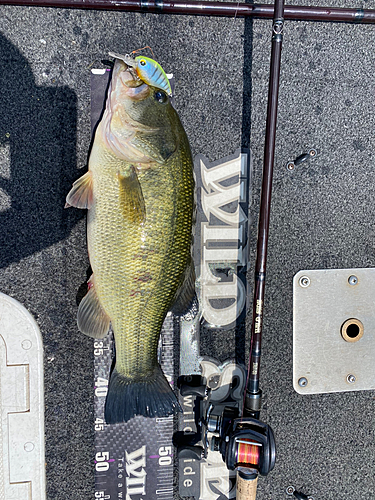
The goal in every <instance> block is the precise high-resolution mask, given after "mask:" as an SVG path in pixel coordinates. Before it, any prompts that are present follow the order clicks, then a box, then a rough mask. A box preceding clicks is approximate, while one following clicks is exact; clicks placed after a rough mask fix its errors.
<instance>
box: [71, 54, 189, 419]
mask: <svg viewBox="0 0 375 500" xmlns="http://www.w3.org/2000/svg"><path fill="white" fill-rule="evenodd" d="M116 57H117V58H116V59H115V64H114V68H113V70H112V79H111V83H110V86H109V89H108V93H107V100H106V107H105V111H104V114H103V117H102V119H101V121H100V123H99V125H98V127H97V129H96V133H95V138H94V142H93V145H92V150H91V153H90V158H89V170H88V172H87V173H86V174H85V175H84V176H83V177H81V178H80V179H78V180H77V181H76V182H75V183H74V184H73V187H72V189H71V191H70V192H69V194H68V196H67V204H68V205H71V206H75V207H78V208H88V213H87V243H88V253H89V259H90V263H91V267H92V270H93V275H92V277H91V278H90V281H89V290H88V293H87V295H86V296H85V297H84V298H83V300H82V302H81V303H80V305H79V309H78V316H77V322H78V327H79V329H80V330H81V331H82V332H83V333H85V334H87V335H89V336H91V337H94V338H102V337H104V336H105V335H106V334H107V332H108V329H109V325H110V323H111V324H112V328H113V332H114V337H115V347H116V355H115V365H114V367H113V369H112V373H111V377H110V381H109V388H108V394H107V400H106V405H105V418H106V421H107V423H116V422H123V421H127V420H129V419H130V418H132V417H133V416H135V415H144V416H147V417H154V416H159V417H161V416H167V415H170V414H172V413H174V412H176V411H178V409H179V405H178V401H177V399H176V396H175V394H174V393H173V391H172V389H171V387H170V385H169V383H168V381H167V380H166V378H165V376H164V374H163V373H162V371H161V368H160V366H159V364H158V361H157V347H158V340H159V335H160V331H161V327H162V324H163V321H164V318H165V316H166V314H167V313H168V311H170V310H171V309H173V310H175V311H178V312H180V313H181V312H183V311H184V310H186V309H187V308H188V306H189V304H190V303H191V302H192V300H193V298H194V282H195V277H194V267H193V263H192V258H191V243H192V224H193V211H194V177H193V162H192V157H191V152H190V148H189V143H188V140H187V137H186V134H185V131H184V129H183V127H182V125H181V122H180V120H179V117H178V115H177V113H176V111H175V109H174V108H173V107H172V105H171V102H170V99H169V97H168V96H167V94H166V93H165V91H163V90H161V89H160V88H157V87H153V86H151V85H147V84H146V83H144V82H143V81H142V80H140V79H139V77H138V76H137V75H136V74H135V72H134V70H133V69H132V68H131V67H130V66H128V65H127V64H126V63H125V62H124V59H125V56H124V57H122V56H118V55H117V54H116Z"/></svg>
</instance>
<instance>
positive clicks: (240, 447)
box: [235, 438, 261, 467]
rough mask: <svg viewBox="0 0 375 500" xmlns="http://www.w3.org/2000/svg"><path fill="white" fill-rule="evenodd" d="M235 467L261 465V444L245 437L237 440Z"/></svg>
mask: <svg viewBox="0 0 375 500" xmlns="http://www.w3.org/2000/svg"><path fill="white" fill-rule="evenodd" d="M236 444H237V448H236V452H235V453H236V461H235V467H251V466H257V465H259V460H260V450H261V445H260V444H258V443H255V442H254V441H251V440H250V439H246V438H243V439H241V440H238V441H237V443H236Z"/></svg>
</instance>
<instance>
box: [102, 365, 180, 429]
mask: <svg viewBox="0 0 375 500" xmlns="http://www.w3.org/2000/svg"><path fill="white" fill-rule="evenodd" d="M178 411H181V407H180V405H179V403H178V401H177V398H176V396H175V394H174V392H173V391H172V389H171V386H170V385H169V383H168V381H167V379H166V378H165V376H164V374H163V372H162V371H161V368H160V366H159V365H157V367H156V368H155V370H154V372H153V373H152V375H149V376H147V378H146V377H145V378H143V379H138V380H134V379H131V378H128V377H126V376H124V375H122V374H121V373H119V372H118V371H117V370H116V368H115V369H114V370H113V372H112V375H111V378H110V381H109V387H108V394H107V400H106V403H105V420H106V422H107V424H116V423H119V422H127V421H128V420H130V419H131V418H133V417H134V416H135V415H143V416H144V417H167V416H169V415H172V414H173V413H177V412H178Z"/></svg>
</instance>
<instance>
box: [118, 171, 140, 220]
mask: <svg viewBox="0 0 375 500" xmlns="http://www.w3.org/2000/svg"><path fill="white" fill-rule="evenodd" d="M117 175H118V179H119V182H120V206H121V210H122V213H123V215H124V217H125V218H126V219H127V220H128V221H129V222H132V223H133V224H140V223H141V222H144V220H145V218H146V207H145V200H144V198H143V193H142V187H141V185H140V183H139V180H138V176H137V173H136V171H135V168H134V167H133V165H131V166H130V168H129V169H127V170H126V172H119V173H118V174H117Z"/></svg>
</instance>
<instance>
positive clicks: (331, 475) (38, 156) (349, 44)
mask: <svg viewBox="0 0 375 500" xmlns="http://www.w3.org/2000/svg"><path fill="white" fill-rule="evenodd" d="M303 3H304V2H302V4H303ZM312 4H314V5H317V4H321V5H326V4H330V5H332V6H333V5H334V4H335V5H337V6H346V7H356V8H357V7H358V8H359V7H363V6H365V7H366V8H375V2H374V1H373V0H368V1H365V2H364V3H363V2H360V1H358V0H357V1H355V0H353V2H351V3H350V4H348V3H347V2H343V1H342V0H341V2H334V0H330V1H328V0H327V2H323V0H319V1H318V0H316V1H315V2H312ZM0 12H1V23H0V24H1V33H0V78H1V85H0V108H1V111H2V113H1V121H0V188H1V191H0V208H1V212H0V222H1V232H0V290H1V291H2V292H3V293H6V294H9V295H11V296H12V297H14V298H16V299H17V300H19V301H20V302H21V303H22V304H23V305H25V306H26V308H27V309H28V310H29V311H30V312H31V313H32V314H33V316H34V317H35V318H36V320H37V321H38V324H39V326H40V328H41V331H42V334H43V338H44V345H45V387H46V394H45V401H46V463H47V491H48V500H52V499H53V500H66V499H70V500H83V499H85V500H86V499H87V498H93V484H94V483H93V468H92V456H93V425H92V416H93V406H92V373H93V359H92V358H93V356H92V341H91V340H90V339H87V338H85V337H84V336H82V335H81V334H79V332H78V330H77V327H76V322H75V316H76V309H77V291H78V290H79V288H80V286H81V285H82V283H83V282H84V281H85V280H86V278H87V276H86V273H87V269H88V259H87V252H86V242H85V220H84V213H83V212H81V211H79V210H73V209H71V210H64V209H63V206H64V199H65V196H66V193H67V192H68V191H69V188H70V185H71V183H72V182H73V181H74V180H75V179H76V178H77V177H78V176H79V173H78V170H77V169H80V168H83V167H84V166H85V164H86V159H87V151H88V147H89V144H90V69H91V68H92V67H102V64H101V62H100V61H101V60H102V59H103V58H106V57H107V53H108V52H109V51H114V52H120V53H125V52H128V51H130V50H133V49H136V48H139V47H143V46H145V45H150V46H151V47H152V48H153V50H154V52H155V54H156V57H157V58H158V60H159V62H160V63H161V64H162V65H163V67H164V68H165V69H166V71H167V72H173V73H174V75H175V77H176V93H175V99H176V100H175V103H176V108H177V110H178V112H179V114H180V117H181V120H182V122H183V124H184V126H185V128H186V132H187V134H188V137H189V139H190V143H191V147H192V151H193V154H194V155H195V154H198V153H202V154H204V155H205V156H207V157H208V158H209V159H210V160H211V161H213V160H216V159H219V158H221V157H223V156H227V155H229V154H232V153H233V152H234V151H235V150H236V149H237V148H238V147H240V146H241V145H244V146H249V145H250V147H251V149H252V151H253V159H254V165H253V166H254V179H253V186H252V193H253V200H252V220H253V222H252V232H251V235H250V237H251V247H252V252H251V256H252V260H253V259H254V247H255V239H256V226H257V209H258V202H259V194H260V181H261V170H262V157H263V148H264V130H265V113H266V99H267V82H268V70H269V56H270V30H271V24H270V21H264V20H257V21H251V20H247V21H244V20H240V19H217V18H204V17H200V18H199V17H188V16H185V17H184V16H156V15H148V14H131V13H113V12H94V11H80V10H76V11H73V10H63V9H50V8H35V7H29V8H28V7H24V8H21V7H0ZM373 43H374V27H373V26H358V25H345V24H328V23H307V22H299V21H298V22H296V21H289V22H286V24H285V37H284V47H283V56H282V72H281V89H280V106H279V121H278V135H277V141H276V147H277V150H276V158H275V176H274V191H273V203H272V222H271V229H270V246H269V260H268V274H267V285H266V306H265V320H264V343H263V347H264V349H263V357H262V368H261V387H262V389H263V391H264V394H265V399H264V409H263V411H262V419H263V420H264V421H266V422H268V423H269V424H271V426H272V427H273V429H274V431H275V434H276V437H277V444H278V458H277V464H276V467H275V470H274V471H273V472H272V473H271V474H270V475H269V476H268V477H266V478H261V479H260V480H259V487H258V496H257V498H258V499H259V500H271V499H272V500H278V499H283V498H289V497H287V496H286V493H285V490H286V488H287V486H288V485H290V484H293V485H294V486H296V487H297V489H299V490H302V491H304V492H306V493H309V494H311V495H312V496H313V497H314V498H315V500H317V499H321V500H333V499H335V500H336V499H338V498H340V499H343V500H352V499H359V498H361V499H363V500H366V499H370V498H373V495H374V493H375V491H374V490H375V485H374V470H373V467H374V465H373V464H374V462H375V441H374V429H375V421H374V394H373V393H372V392H358V393H354V392H353V393H342V394H329V395H317V396H305V397H302V396H299V395H298V394H296V393H295V392H294V390H293V386H292V279H293V276H294V274H295V273H296V272H297V271H299V270H300V269H306V268H307V269H313V268H315V269H320V268H344V267H369V266H371V267H372V266H374V265H375V237H374V227H373V220H374V215H375V214H374V212H375V206H374V203H373V199H374V196H373V193H374V190H373V185H374V182H373V181H374V159H375V157H374V150H375V139H374V125H375V123H374V122H375V119H374V112H375V107H374V102H375V95H374V93H375V85H374V64H375V52H374V50H373ZM311 147H314V148H315V149H316V150H317V151H318V156H317V157H316V158H315V159H314V160H313V161H312V162H310V163H309V164H303V165H302V166H300V167H298V168H296V169H295V170H294V171H293V172H290V171H288V170H287V169H286V168H285V165H286V162H287V161H288V160H290V159H294V158H295V157H296V156H298V155H299V154H301V153H303V152H306V151H307V150H308V149H309V148H311ZM249 279H250V280H251V279H252V272H250V273H249ZM249 319H250V318H249ZM202 342H203V350H204V349H205V346H207V344H208V341H207V339H204V338H203V339H202ZM210 345H211V349H212V350H213V351H214V352H211V354H214V355H215V356H217V357H219V358H221V359H222V360H224V359H226V358H228V357H229V356H231V355H232V354H233V352H234V351H235V349H234V346H233V345H231V344H228V343H227V341H224V340H223V339H213V340H212V339H210ZM246 345H248V342H247V343H246ZM244 357H245V356H244Z"/></svg>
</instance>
